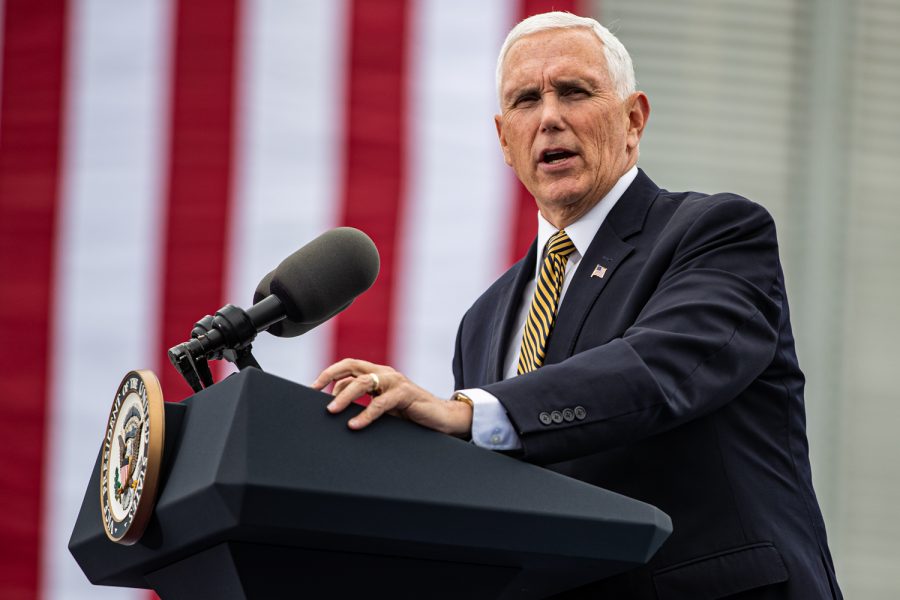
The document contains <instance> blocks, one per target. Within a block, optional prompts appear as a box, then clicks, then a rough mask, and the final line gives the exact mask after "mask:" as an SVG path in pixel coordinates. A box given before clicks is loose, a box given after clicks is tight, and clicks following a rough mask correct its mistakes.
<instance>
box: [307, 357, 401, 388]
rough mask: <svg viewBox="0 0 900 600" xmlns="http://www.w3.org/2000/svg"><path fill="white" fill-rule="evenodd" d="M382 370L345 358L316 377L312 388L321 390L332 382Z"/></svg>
mask: <svg viewBox="0 0 900 600" xmlns="http://www.w3.org/2000/svg"><path fill="white" fill-rule="evenodd" d="M380 369H384V367H382V366H381V365H376V364H374V363H370V362H368V361H365V360H357V359H355V358H345V359H344V360H340V361H338V362H336V363H334V364H333V365H331V366H330V367H326V368H325V370H324V371H322V372H321V373H319V376H318V377H316V380H315V381H313V382H312V385H311V386H310V387H311V388H313V389H314V390H321V389H323V388H324V387H325V386H327V385H328V384H329V383H331V382H332V381H338V380H340V379H345V378H347V377H358V376H359V375H365V374H367V373H371V372H373V371H377V370H380Z"/></svg>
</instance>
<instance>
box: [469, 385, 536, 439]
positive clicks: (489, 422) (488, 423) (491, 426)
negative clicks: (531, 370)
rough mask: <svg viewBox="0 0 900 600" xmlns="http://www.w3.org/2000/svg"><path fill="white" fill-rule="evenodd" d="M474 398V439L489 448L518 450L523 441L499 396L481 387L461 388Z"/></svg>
mask: <svg viewBox="0 0 900 600" xmlns="http://www.w3.org/2000/svg"><path fill="white" fill-rule="evenodd" d="M459 392H461V393H463V394H465V395H466V396H468V397H469V398H471V399H472V404H473V405H474V406H473V408H472V441H473V442H474V443H475V445H476V446H480V447H482V448H487V449H488V450H518V449H520V448H521V447H522V442H521V440H519V436H518V435H517V434H516V431H515V428H514V427H513V424H512V423H511V422H510V420H509V417H508V416H507V415H506V409H505V408H503V405H502V404H500V401H499V400H497V397H496V396H494V395H493V394H491V393H488V392H486V391H484V390H482V389H480V388H472V389H468V390H459Z"/></svg>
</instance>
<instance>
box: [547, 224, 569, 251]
mask: <svg viewBox="0 0 900 600" xmlns="http://www.w3.org/2000/svg"><path fill="white" fill-rule="evenodd" d="M574 251H575V244H574V243H572V240H570V239H569V236H568V234H567V233H566V230H565V229H560V230H559V231H557V232H556V233H554V234H553V235H552V236H551V237H550V239H549V240H548V241H547V254H555V255H556V256H569V255H570V254H572V253H573V252H574Z"/></svg>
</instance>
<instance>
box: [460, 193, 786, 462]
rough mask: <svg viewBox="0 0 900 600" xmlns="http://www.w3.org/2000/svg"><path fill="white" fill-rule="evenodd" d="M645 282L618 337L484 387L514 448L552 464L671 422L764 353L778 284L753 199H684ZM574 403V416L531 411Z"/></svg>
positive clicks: (707, 400) (716, 398)
mask: <svg viewBox="0 0 900 600" xmlns="http://www.w3.org/2000/svg"><path fill="white" fill-rule="evenodd" d="M698 206H699V208H698ZM648 281H650V282H652V284H653V285H655V287H653V288H652V290H653V291H652V292H651V293H650V294H649V295H648V296H647V297H646V298H642V299H641V300H640V302H641V303H642V306H640V307H639V311H637V315H638V316H637V318H636V319H634V321H633V323H631V324H630V325H629V326H628V327H627V328H626V329H625V330H624V332H623V333H622V335H621V336H620V337H616V338H614V339H612V340H610V341H608V342H607V343H604V344H602V345H599V346H595V347H592V348H586V349H579V348H576V350H575V353H574V354H573V355H572V356H570V357H569V358H567V359H565V360H563V361H561V362H558V363H556V364H551V365H546V366H544V367H542V368H540V369H538V370H537V371H534V372H532V373H529V374H526V375H522V376H519V377H515V378H512V379H508V380H505V381H501V382H498V383H493V384H490V385H486V386H483V387H484V389H485V390H487V391H488V392H490V393H492V394H494V395H495V396H496V397H497V398H498V399H499V400H500V401H501V402H502V403H503V405H504V406H505V407H506V409H507V412H508V413H509V416H510V420H511V421H512V422H513V424H514V425H515V427H516V429H517V431H518V433H519V435H520V436H521V439H522V444H523V453H524V457H523V458H525V459H526V460H529V461H532V462H538V463H550V462H557V461H560V460H566V459H570V458H574V457H577V456H583V455H587V454H591V453H594V452H598V451H601V450H605V449H607V448H610V447H614V446H617V445H621V444H627V443H630V442H633V441H636V440H639V439H642V438H645V437H648V436H652V435H654V434H656V433H660V432H663V431H666V430H668V429H671V428H673V427H677V426H678V425H680V424H682V423H684V422H686V421H688V420H691V419H694V418H697V417H700V416H703V415H705V414H708V413H710V412H711V411H714V410H716V409H717V408H719V407H721V406H722V405H723V404H725V403H727V402H729V401H732V400H733V399H735V398H736V397H738V396H739V395H740V394H741V392H742V391H743V390H745V388H747V387H748V386H749V385H750V384H751V383H752V382H753V381H754V380H755V379H756V378H757V377H758V376H759V375H760V374H761V373H762V372H763V371H764V370H765V369H766V367H767V366H768V365H769V364H770V363H771V362H772V359H773V356H774V354H775V352H776V347H777V343H778V339H777V338H778V334H777V331H778V322H779V318H780V315H781V311H782V302H783V289H781V283H780V282H781V276H780V265H779V259H778V248H777V242H776V237H775V228H774V224H773V222H772V219H771V217H770V216H769V214H768V213H767V212H766V211H765V209H763V208H762V207H761V206H759V205H757V204H754V203H752V202H750V201H748V200H746V199H743V198H740V197H737V196H724V197H720V198H717V199H715V201H712V202H704V203H702V204H699V205H690V204H689V203H685V205H683V206H682V207H681V208H680V209H679V210H678V211H676V213H675V215H674V216H672V218H671V219H670V220H669V221H668V223H667V224H666V225H665V227H663V228H662V229H661V232H660V233H659V235H658V237H656V238H655V239H654V240H653V242H652V248H651V250H650V251H649V253H648V257H647V259H646V261H645V262H644V263H643V265H642V267H641V271H640V273H639V274H638V277H637V280H636V287H637V284H638V283H640V284H642V285H644V286H646V285H647V282H648ZM600 300H601V301H600V302H598V306H596V307H595V309H601V310H602V309H603V308H602V306H601V305H602V304H603V298H602V295H601V299H600ZM607 302H608V301H607ZM563 309H565V302H564V303H563ZM606 309H610V307H606ZM590 323H591V319H590V318H588V319H587V320H586V323H585V326H586V327H589V326H590ZM459 348H460V342H459V340H457V351H459ZM461 369H462V363H460V364H459V365H456V364H455V365H454V370H455V371H457V370H458V372H457V373H456V374H457V375H458V376H459V378H458V381H459V380H460V379H461V376H462V373H461ZM575 407H581V408H582V409H583V411H582V410H578V411H576V412H577V413H578V414H579V415H580V416H583V418H581V419H574V420H571V421H562V422H551V423H549V424H545V422H546V421H547V419H546V416H545V418H544V420H543V421H542V420H541V418H540V416H541V413H552V412H553V411H561V412H562V411H564V410H565V409H566V408H569V409H575ZM568 414H569V415H571V414H572V413H571V412H569V413H568ZM557 421H558V419H557Z"/></svg>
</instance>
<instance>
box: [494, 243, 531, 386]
mask: <svg viewBox="0 0 900 600" xmlns="http://www.w3.org/2000/svg"><path fill="white" fill-rule="evenodd" d="M536 246H537V238H535V240H534V241H533V242H532V243H531V247H530V248H529V249H528V253H527V254H525V257H524V258H523V259H522V260H520V261H519V262H518V263H517V264H516V265H515V266H514V267H513V269H518V271H517V272H516V273H515V276H514V277H513V279H512V283H511V285H508V286H507V287H506V289H504V290H503V291H502V292H501V295H500V299H499V302H497V308H496V312H495V314H494V319H493V321H492V322H493V323H495V326H494V328H493V331H492V332H491V342H490V348H489V349H488V366H487V374H488V379H489V381H488V382H487V383H496V382H497V381H501V380H502V379H503V375H504V373H503V363H504V359H505V358H506V349H507V348H508V347H509V341H510V340H509V338H510V336H511V335H512V334H513V327H514V326H515V318H516V315H517V314H518V312H519V306H520V304H521V302H522V292H523V291H524V290H525V285H526V284H527V283H528V282H529V281H530V280H531V279H533V278H534V269H535V264H536V263H535V261H536V260H537V259H536V255H537V251H536V249H535V248H536Z"/></svg>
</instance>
